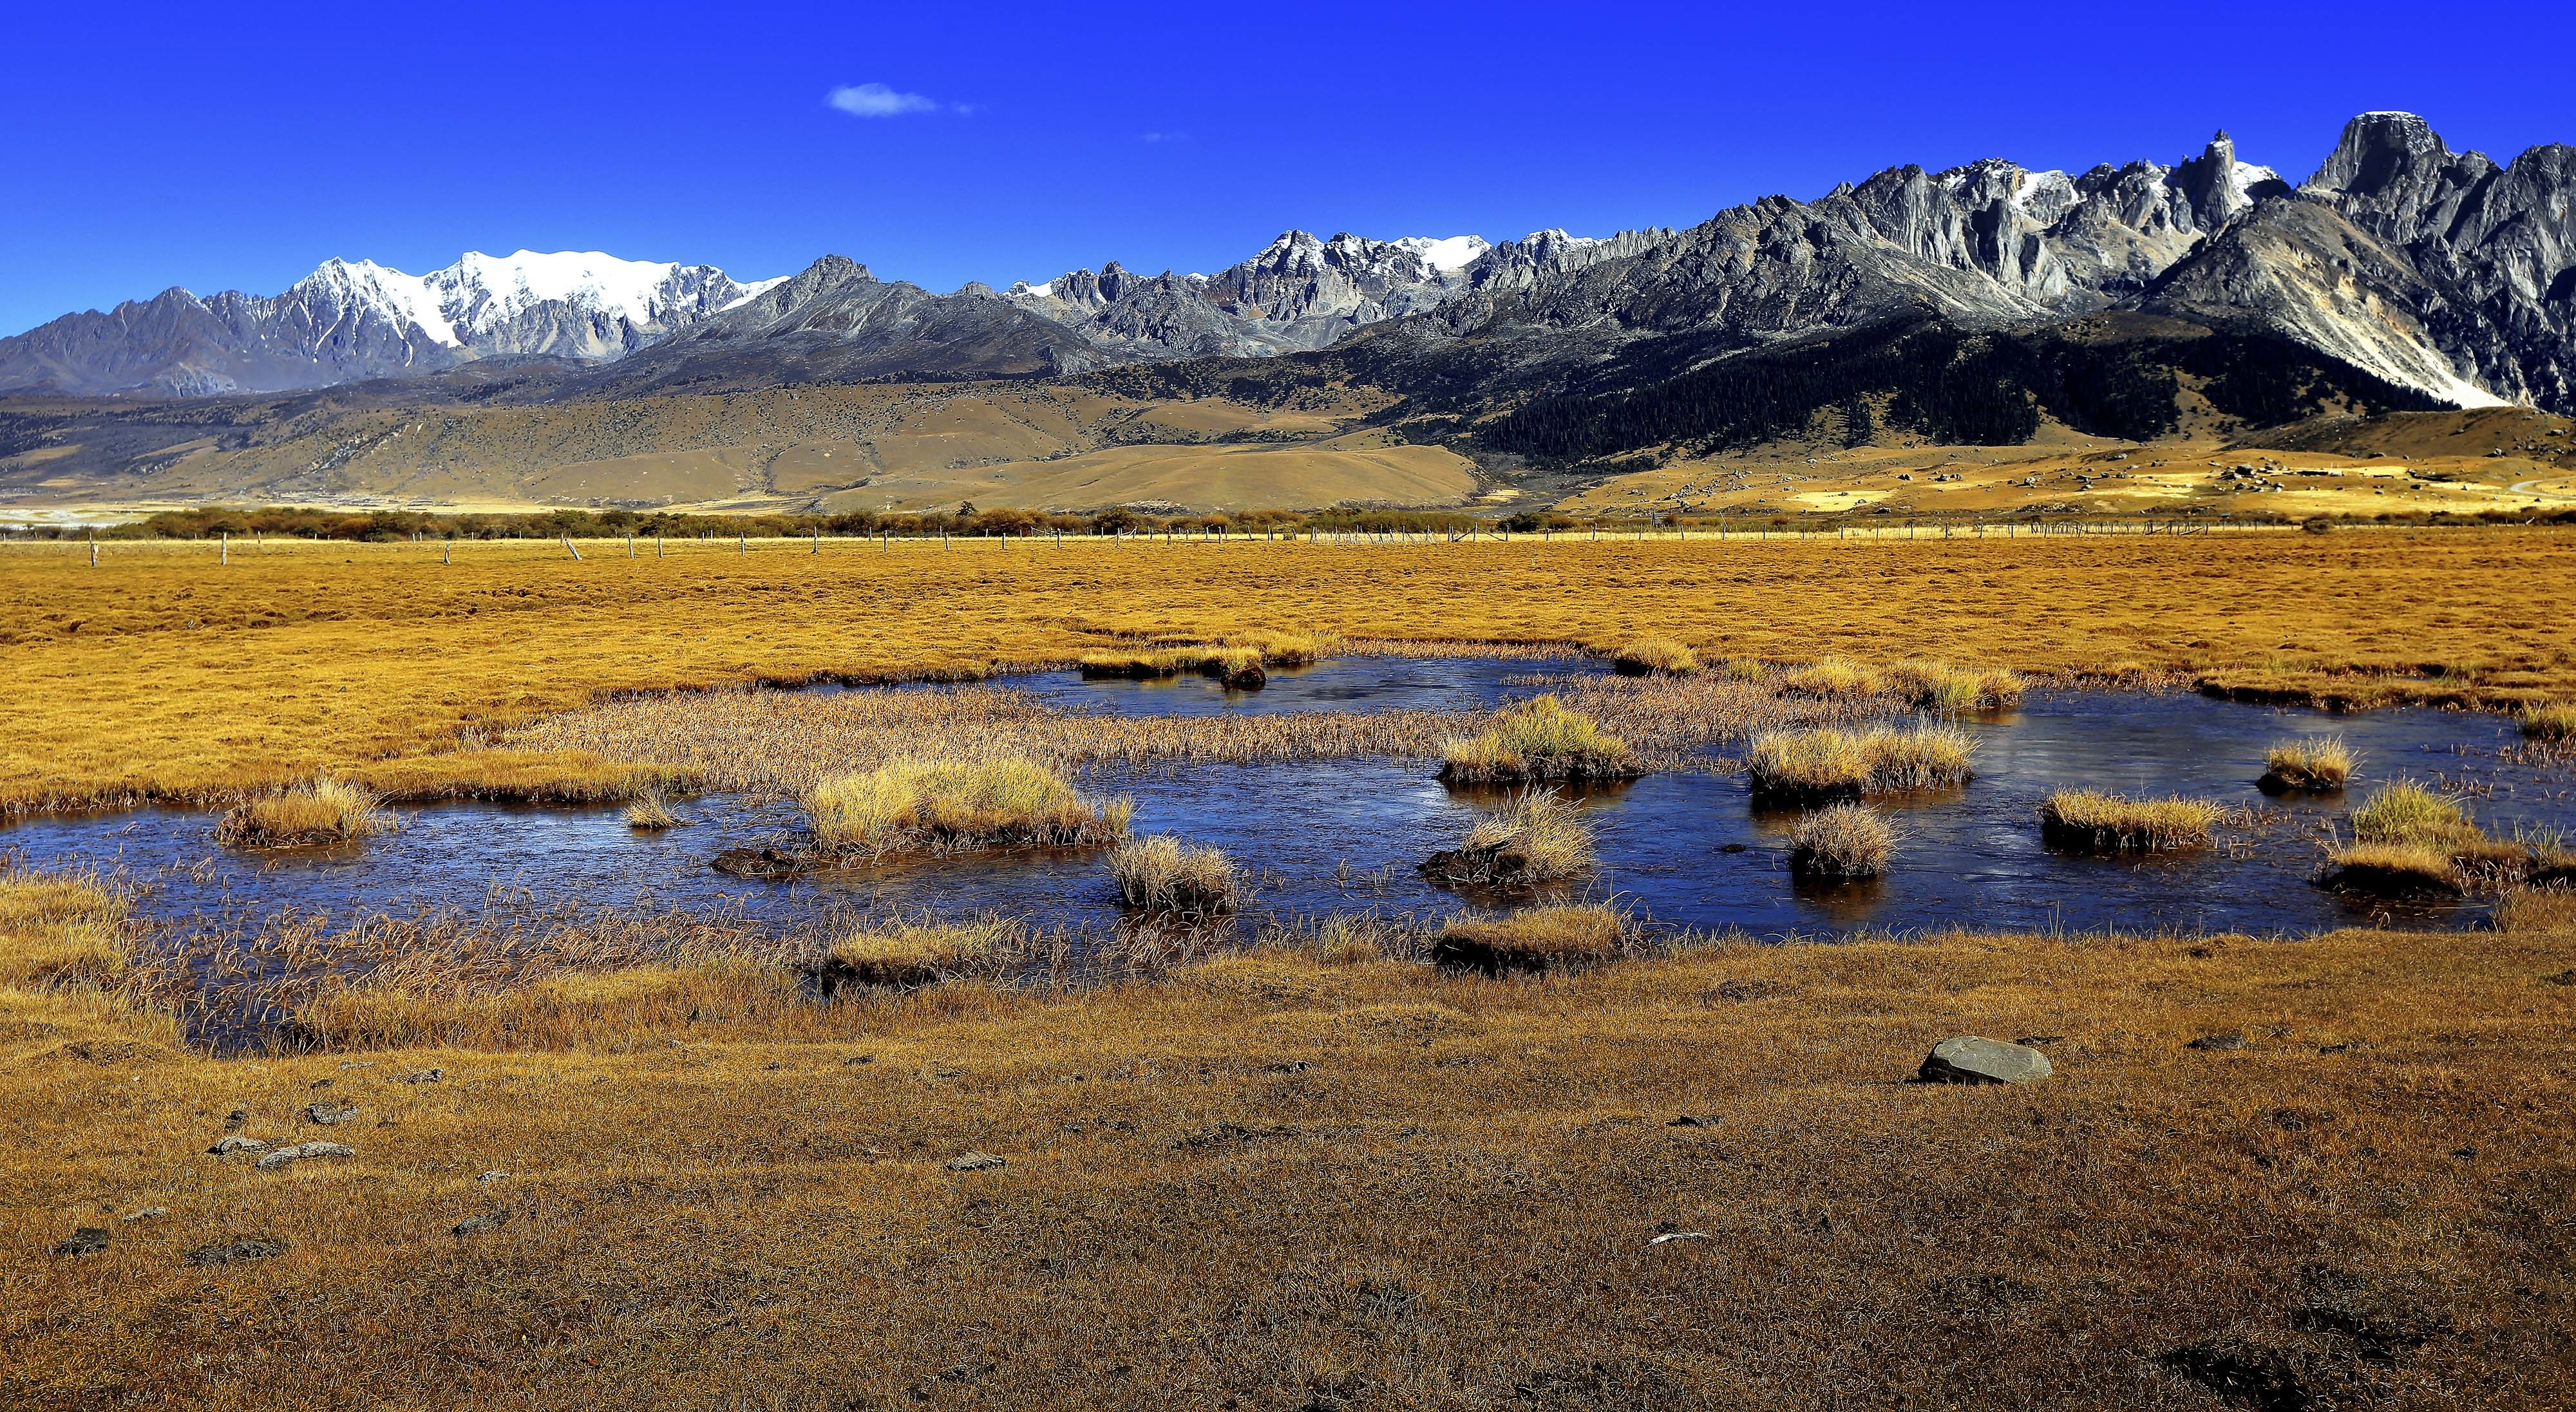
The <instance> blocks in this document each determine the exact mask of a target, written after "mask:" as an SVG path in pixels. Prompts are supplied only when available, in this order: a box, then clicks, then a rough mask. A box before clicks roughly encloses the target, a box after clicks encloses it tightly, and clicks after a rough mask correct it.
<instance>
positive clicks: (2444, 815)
mask: <svg viewBox="0 0 2576 1412" xmlns="http://www.w3.org/2000/svg"><path fill="white" fill-rule="evenodd" d="M2352 835H2353V837H2354V839H2356V840H2358V841H2359V842H2362V843H2417V844H2423V845H2425V846H2427V847H2431V848H2443V849H2455V848H2460V847H2465V846H2474V845H2476V844H2478V843H2481V842H2484V841H2485V839H2486V834H2485V832H2484V831H2483V830H2481V829H2479V827H2478V826H2477V825H2476V824H2473V823H2471V822H2469V816H2468V813H2467V811H2465V810H2463V809H2462V808H2461V807H2460V802H2459V801H2458V800H2456V799H2453V798H2451V797H2450V796H2448V795H2442V794H2436V793H2434V792H2433V791H2431V790H2429V789H2426V788H2425V787H2424V786H2422V785H2420V784H2416V783H2415V782H2413V781H2412V780H2398V781H2395V782H2393V783H2390V784H2384V785H2381V786H2380V787H2379V788H2377V789H2375V790H2373V791H2371V794H2370V798H2369V799H2367V800H2365V801H2363V803H2362V806H2361V807H2360V808H2358V809H2355V810H2353V811H2352Z"/></svg>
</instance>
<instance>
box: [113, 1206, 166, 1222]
mask: <svg viewBox="0 0 2576 1412" xmlns="http://www.w3.org/2000/svg"><path fill="white" fill-rule="evenodd" d="M169 1214H170V1208H169V1207H167V1206H146V1207H144V1208H143V1209H142V1210H140V1211H128V1212H126V1213H125V1215H124V1216H123V1217H121V1218H120V1219H122V1220H127V1221H157V1220H159V1219H160V1218H162V1217H164V1216H167V1215H169Z"/></svg>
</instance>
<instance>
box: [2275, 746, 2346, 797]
mask: <svg viewBox="0 0 2576 1412" xmlns="http://www.w3.org/2000/svg"><path fill="white" fill-rule="evenodd" d="M2352 766H2353V759H2352V751H2351V750H2350V749H2348V748H2346V747H2345V745H2344V743H2343V737H2341V736H2327V737H2325V738H2323V739H2321V740H2316V739H2300V740H2290V741H2283V742H2282V743H2281V744H2279V745H2275V746H2273V747H2272V749H2271V751H2270V752H2269V753H2268V754H2266V755H2265V757H2264V761H2263V778H2262V779H2261V781H2260V782H2259V783H2260V784H2261V785H2262V787H2263V791H2264V793H2266V794H2290V793H2305V794H2331V793H2333V792H2334V791H2335V790H2338V789H2341V788H2343V787H2344V783H2345V782H2346V781H2348V780H2350V779H2351V778H2352Z"/></svg>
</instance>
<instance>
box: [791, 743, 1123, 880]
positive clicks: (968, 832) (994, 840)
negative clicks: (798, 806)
mask: <svg viewBox="0 0 2576 1412" xmlns="http://www.w3.org/2000/svg"><path fill="white" fill-rule="evenodd" d="M1131 807H1132V806H1131V805H1130V804H1129V803H1128V802H1127V801H1126V800H1123V799H1109V800H1098V799H1091V798H1088V797H1086V796H1084V795H1082V794H1081V793H1079V792H1077V791H1076V790H1075V789H1074V787H1073V786H1072V785H1071V784H1069V783H1067V782H1066V780H1065V778H1064V776H1062V775H1060V774H1058V773H1056V772H1055V771H1053V770H1050V769H1048V768H1047V767H1046V766H1044V765H1041V764H1039V763H1037V762H1035V761H1033V760H1026V759H1021V758H1018V757H1014V756H1002V757H997V758H992V759H985V760H924V759H918V758H913V757H904V758H899V759H895V760H890V761H887V762H886V763H885V764H884V765H881V766H879V767H878V768H876V769H874V770H870V771H867V772H866V773H863V774H851V775H839V776H834V777H832V778H828V779H825V780H822V781H820V782H818V783H817V784H816V785H815V786H814V787H813V788H812V789H811V790H808V791H807V792H806V794H805V815H806V818H807V820H808V822H809V824H810V825H811V827H812V829H813V831H814V838H815V841H816V842H817V843H818V844H819V845H820V846H821V847H822V848H823V849H824V850H826V851H829V852H833V853H837V854H840V855H842V856H845V857H863V858H884V857H888V856H890V855H894V854H898V853H924V852H929V853H948V852H958V851H963V850H967V849H975V848H997V847H1021V846H1048V847H1078V846H1084V845H1092V844H1105V843H1114V842H1116V841H1117V840H1119V839H1121V838H1123V837H1125V836H1126V834H1127V819H1128V814H1129V812H1130V810H1131Z"/></svg>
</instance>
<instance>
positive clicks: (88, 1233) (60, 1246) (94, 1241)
mask: <svg viewBox="0 0 2576 1412" xmlns="http://www.w3.org/2000/svg"><path fill="white" fill-rule="evenodd" d="M105 1249H107V1231H106V1229H105V1228H103V1227H99V1226H83V1227H81V1228H80V1229H78V1230H76V1231H73V1232H72V1233H71V1235H70V1236H69V1237H67V1238H65V1239H63V1240H61V1241H58V1242H56V1243H55V1245H54V1253H55V1254H56V1255H96V1254H97V1253H99V1252H100V1251H102V1250H105Z"/></svg>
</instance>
